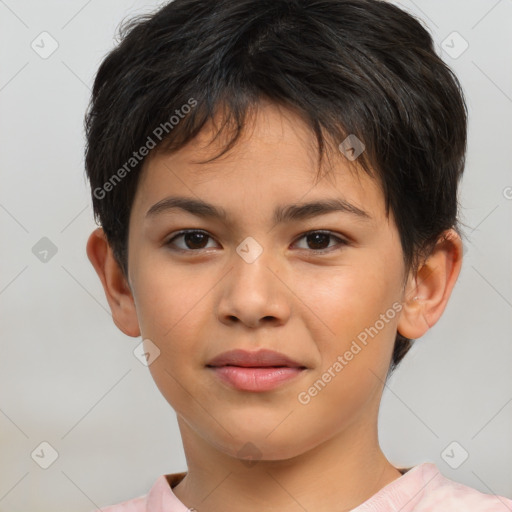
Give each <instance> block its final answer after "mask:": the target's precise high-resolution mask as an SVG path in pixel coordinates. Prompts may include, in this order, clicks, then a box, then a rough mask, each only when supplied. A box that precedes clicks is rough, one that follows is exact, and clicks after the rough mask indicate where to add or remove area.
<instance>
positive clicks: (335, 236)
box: [163, 228, 350, 255]
mask: <svg viewBox="0 0 512 512" xmlns="http://www.w3.org/2000/svg"><path fill="white" fill-rule="evenodd" d="M189 233H201V234H203V235H206V236H207V237H208V238H209V239H211V240H214V241H215V242H216V243H218V242H217V241H216V240H215V238H214V237H213V236H212V235H211V234H210V233H208V231H205V230H203V229H193V228H191V229H183V230H181V231H177V232H176V233H173V234H172V235H170V238H168V239H167V241H165V242H164V244H163V245H164V246H170V245H171V242H173V241H174V240H175V239H176V238H179V237H181V236H184V235H186V234H189ZM315 233H321V234H324V235H328V236H329V237H331V238H333V239H335V240H336V241H337V244H336V245H335V246H333V247H328V248H326V249H316V250H315V249H298V250H300V251H304V252H308V253H310V254H313V255H315V254H318V255H320V254H327V253H330V252H333V251H336V250H339V249H340V248H341V247H344V246H348V245H350V241H349V240H347V239H346V238H345V237H343V236H341V235H339V234H337V233H335V232H333V231H329V230H326V229H310V230H308V231H305V232H303V233H301V234H300V235H299V236H297V237H296V238H295V240H294V242H293V244H296V243H297V242H298V241H299V240H301V239H302V238H305V237H306V236H308V235H311V234H315ZM210 249H211V247H209V248H204V249H181V248H172V250H173V251H177V252H181V253H190V254H194V253H196V254H200V253H201V252H204V251H208V250H210Z"/></svg>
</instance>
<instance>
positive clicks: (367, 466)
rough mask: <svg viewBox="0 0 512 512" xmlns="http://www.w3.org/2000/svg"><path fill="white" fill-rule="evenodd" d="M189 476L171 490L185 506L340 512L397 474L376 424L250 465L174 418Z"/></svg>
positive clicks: (213, 510)
mask: <svg viewBox="0 0 512 512" xmlns="http://www.w3.org/2000/svg"><path fill="white" fill-rule="evenodd" d="M178 423H179V426H180V431H181V435H182V439H183V445H184V449H185V455H186V458H187V465H188V472H187V475H186V476H185V478H184V479H183V480H182V481H181V482H180V483H179V484H178V485H177V486H176V487H175V488H174V489H173V492H174V494H175V495H176V496H177V497H178V499H179V500H180V501H182V502H183V503H184V504H185V505H186V506H187V507H190V508H195V509H197V510H199V511H201V512H221V511H225V510H226V505H227V504H228V505H229V506H230V507H231V505H232V504H236V510H238V511H240V512H256V511H258V512H259V511H261V510H268V511H271V512H272V511H274V510H275V511H279V512H291V511H294V512H295V511H297V510H299V509H300V508H302V509H305V510H315V511H316V512H333V511H336V512H343V511H349V510H352V509H353V508H355V507H357V506H358V505H360V504H361V503H363V502H364V501H366V500H367V499H369V498H370V497H371V496H373V495H374V494H375V493H376V492H378V491H379V490H380V489H381V488H382V487H384V486H385V485H387V484H389V483H390V482H392V481H393V480H395V479H397V478H399V477H400V476H402V475H401V473H400V472H399V471H398V470H397V469H396V468H395V467H393V466H392V465H391V464H390V463H389V462H388V460H387V459H386V457H385V456H384V454H383V453H382V451H381V449H380V447H379V444H378V436H377V425H376V422H375V425H371V426H368V423H366V425H360V424H354V425H352V426H351V427H350V428H348V429H346V430H345V431H343V432H341V433H338V434H336V435H335V436H333V437H332V438H330V439H328V440H327V441H325V442H323V443H322V444H320V445H318V446H315V447H314V448H312V449H310V450H308V451H306V452H304V453H302V454H300V455H297V456H295V457H292V458H289V459H286V460H255V461H253V462H252V463H250V462H248V461H241V460H240V459H238V458H235V457H232V456H230V455H227V454H226V453H224V452H222V451H219V450H218V449H216V448H214V447H213V446H212V445H211V444H209V443H207V442H206V441H205V440H204V439H203V438H201V437H200V436H198V435H197V433H196V432H194V431H193V430H192V429H190V427H189V426H188V425H187V424H186V423H185V422H184V421H183V420H182V419H181V418H180V417H178Z"/></svg>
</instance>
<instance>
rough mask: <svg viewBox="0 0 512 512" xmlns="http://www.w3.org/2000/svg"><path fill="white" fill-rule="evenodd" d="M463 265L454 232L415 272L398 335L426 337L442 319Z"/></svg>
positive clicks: (442, 239) (449, 232) (406, 293)
mask: <svg viewBox="0 0 512 512" xmlns="http://www.w3.org/2000/svg"><path fill="white" fill-rule="evenodd" d="M461 266H462V241H461V239H460V236H459V235H458V234H457V232H456V231H455V230H453V229H449V230H447V231H445V232H444V233H443V234H442V235H441V237H440V238H439V240H438V242H437V244H436V245H435V247H434V249H433V250H432V252H431V253H430V255H429V257H428V258H427V260H426V261H425V262H424V263H423V265H421V267H420V268H419V269H418V270H417V271H416V272H414V273H411V275H410V276H409V280H408V282H407V285H406V287H405V290H404V297H403V302H402V304H403V309H402V314H401V316H400V320H399V322H398V332H399V333H400V334H402V336H405V337H406V338H410V339H417V338H420V337H421V336H423V335H424V334H425V333H426V332H427V331H428V330H429V329H430V328H431V327H432V326H433V325H434V324H435V323H436V322H437V321H438V320H439V318H441V315H442V314H443V311H444V310H445V308H446V305H447V303H448V299H449V298H450V295H451V293H452V290H453V287H454V286H455V283H456V281H457V278H458V276H459V273H460V269H461Z"/></svg>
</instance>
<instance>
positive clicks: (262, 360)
mask: <svg viewBox="0 0 512 512" xmlns="http://www.w3.org/2000/svg"><path fill="white" fill-rule="evenodd" d="M206 367H207V368H208V369H210V370H211V371H213V372H214V374H215V375H216V376H217V377H218V378H219V379H220V380H221V381H222V382H224V383H225V384H228V385H229V386H230V387H232V388H235V389H238V390H241V391H252V392H263V391H270V390H272V389H275V388H276V387H278V386H281V385H283V384H284V383H285V382H288V381H290V380H291V379H295V378H297V377H298V376H299V375H301V374H302V373H303V372H304V371H305V370H306V369H307V367H306V366H304V365H302V364H300V363H297V362H296V361H294V360H293V359H291V358H289V357H288V356H285V355H284V354H280V353H278V352H274V351H271V350H260V351H258V352H248V351H245V350H231V351H229V352H224V353H222V354H220V355H219V356H217V357H215V358H214V359H212V360H211V361H210V362H209V363H208V364H207V365H206Z"/></svg>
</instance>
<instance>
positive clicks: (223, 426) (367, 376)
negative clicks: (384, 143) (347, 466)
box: [117, 105, 405, 459]
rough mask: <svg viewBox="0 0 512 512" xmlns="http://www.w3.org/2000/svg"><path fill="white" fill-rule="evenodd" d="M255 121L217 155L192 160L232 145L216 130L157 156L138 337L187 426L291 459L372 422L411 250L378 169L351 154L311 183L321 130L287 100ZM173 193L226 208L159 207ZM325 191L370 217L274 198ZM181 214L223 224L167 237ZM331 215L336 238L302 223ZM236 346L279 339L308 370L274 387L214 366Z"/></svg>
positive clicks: (138, 235)
mask: <svg viewBox="0 0 512 512" xmlns="http://www.w3.org/2000/svg"><path fill="white" fill-rule="evenodd" d="M249 133H250V134H251V136H250V137H246V136H244V137H243V139H242V140H240V141H239V142H238V143H237V145H236V147H235V148H234V149H233V150H232V151H231V152H230V153H228V154H227V156H224V157H222V158H221V159H219V160H216V161H214V162H213V163H211V164H195V163H194V160H196V161H199V160H206V159H207V158H209V157H211V156H213V155H216V154H218V151H219V148H221V147H223V146H222V145H219V144H218V143H217V142H216V143H213V144H212V145H211V146H210V147H209V148H206V147H205V145H206V143H207V142H209V141H210V138H209V137H208V135H207V134H206V132H203V133H202V134H201V136H200V138H199V139H196V140H195V141H193V142H192V143H191V144H190V145H188V146H187V147H185V148H183V149H182V150H180V151H179V152H177V153H174V154H172V155H165V154H157V155H155V156H154V157H152V158H151V159H150V160H148V162H147V163H146V168H145V170H144V173H143V175H142V177H141V181H140V184H139V186H138V189H137V194H136V197H135V200H134V204H133V209H132V213H131V218H130V231H129V259H128V261H129V283H130V288H131V292H132V293H133V299H134V304H135V308H136V317H137V322H138V326H140V333H141V336H142V337H143V339H149V340H151V341H152V343H154V344H155V345H156V346H157V347H158V349H159V350H160V355H159V357H157V358H156V360H155V361H154V362H153V363H152V364H151V365H150V370H151V373H152V375H153V377H154V379H155V381H156V384H157V385H158V387H159V389H160V390H161V392H162V393H163V395H164V396H165V398H166V399H167V400H168V402H169V403H170V404H171V405H172V406H173V408H174V409H175V410H176V412H177V414H178V418H179V421H180V426H181V428H182V429H187V431H188V432H189V434H190V435H192V436H194V437H196V438H197V440H198V442H202V443H204V442H205V441H206V443H208V445H210V446H215V447H216V448H218V449H220V450H221V451H223V452H225V453H227V454H230V455H235V454H236V452H237V451H238V450H239V449H241V448H242V447H243V446H244V445H245V444H246V443H247V442H251V443H252V444H254V445H255V446H256V447H257V449H258V450H259V452H260V456H261V457H262V458H267V459H284V458H289V457H292V456H294V455H298V454H300V453H303V452H305V451H306V450H309V449H311V448H313V447H315V446H318V445H319V444H320V443H322V442H324V441H325V440H327V439H329V438H332V437H333V436H335V435H342V434H343V435H344V434H347V435H348V434H349V432H352V434H353V435H354V433H356V432H359V433H362V432H365V434H364V435H365V437H366V438H367V436H368V435H370V436H373V434H369V429H370V430H371V432H372V433H373V432H374V431H375V429H376V423H377V413H378V406H379V402H380V397H381V393H382V388H383V381H385V378H386V374H387V371H388V367H389V363H390V358H391V353H392V349H393V344H394V341H395V335H396V331H397V326H399V318H400V316H401V314H400V303H401V301H402V300H403V299H404V298H405V295H404V294H405V292H404V289H403V286H402V285H403V280H404V263H403V255H402V249H401V245H400V239H399V233H398V231H397V228H396V226H395V223H394V221H393V220H392V218H389V219H388V218H386V215H385V207H384V196H383V193H382V191H381V190H380V188H379V185H378V184H377V183H376V182H375V181H373V180H372V179H371V178H369V177H368V176H367V175H366V174H365V173H364V172H362V171H361V172H360V173H359V174H358V176H356V175H355V174H354V173H351V172H349V170H348V166H347V160H346V159H345V158H344V157H343V155H342V154H341V153H340V154H339V155H337V156H336V160H332V159H331V162H332V165H333V169H332V170H331V176H330V177H324V178H323V179H321V180H320V181H319V182H318V183H317V184H316V185H315V183H314V178H315V174H316V171H317V166H316V162H317V160H316V158H317V153H316V150H315V147H314V136H313V135H312V134H311V132H310V131H309V130H308V129H307V128H306V126H305V125H304V124H303V123H302V122H301V121H300V119H299V118H298V117H295V115H294V114H292V113H290V112H288V111H283V110H279V109H277V108H276V107H273V106H271V105H265V106H262V107H261V110H260V111H259V113H258V117H257V121H256V123H255V125H254V130H252V131H251V130H249ZM221 142H222V141H221ZM326 162H327V160H326ZM169 196H181V197H185V198H190V199H194V200H201V201H205V202H207V203H210V204H212V205H214V206H215V207H216V208H219V209H223V210H225V212H226V214H227V217H226V219H225V220H221V219H216V218H202V217H199V216H196V215H193V214H191V213H187V212H185V211H183V210H181V209H179V208H176V209H170V210H160V212H159V213H156V214H153V215H148V214H147V212H148V210H150V208H151V207H152V206H153V205H155V204H157V203H158V202H160V201H162V200H163V199H165V198H167V197H169ZM328 200H343V201H345V202H347V203H350V205H353V206H354V207H355V208H357V209H359V210H362V211H364V212H366V215H367V216H363V215H360V214H355V213H350V212H347V211H345V212H343V211H332V212H330V213H324V214H322V215H317V216H307V217H304V218H297V219H294V220H285V221H282V222H280V223H278V224H276V225H274V224H273V214H274V210H275V209H276V208H278V207H279V208H283V207H286V206H287V205H292V204H294V205H295V204H303V203H307V202H317V201H328ZM185 229H194V230H201V231H204V232H207V233H208V236H210V237H211V238H207V237H203V238H201V237H193V236H192V237H190V238H188V239H187V238H186V237H183V236H181V237H179V238H177V239H176V240H175V241H174V242H173V243H172V245H171V243H169V244H167V245H166V242H170V240H171V238H173V237H174V236H175V234H176V233H177V232H179V231H181V230H185ZM319 230H323V231H330V232H332V238H329V237H322V236H320V235H318V236H317V237H314V236H312V237H309V239H308V237H306V236H304V235H305V234H307V233H308V232H312V231H319ZM171 235H172V236H171ZM247 237H252V239H254V240H255V241H256V242H257V244H259V246H261V248H262V249H263V252H262V253H261V255H260V256H259V257H257V259H255V261H252V262H251V261H249V262H248V261H246V260H245V259H244V258H242V257H241V256H240V255H239V253H238V252H237V248H238V247H239V246H240V244H241V242H242V241H244V240H245V239H246V238H247ZM336 237H339V238H340V239H345V240H347V242H348V243H347V244H340V242H339V241H338V240H337V239H336ZM187 241H188V245H187ZM250 247H251V248H250V249H249V255H250V257H251V256H252V257H254V255H255V254H256V253H255V252H254V251H255V248H254V247H252V246H250ZM180 248H181V249H182V251H181V252H179V250H178V249H180ZM243 248H245V246H242V249H243ZM315 249H316V250H317V251H315ZM325 249H326V252H325V253H324V254H319V253H318V250H325ZM184 251H188V252H184ZM242 254H243V253H242ZM393 305H395V306H394V308H393ZM397 306H398V307H397ZM117 324H118V325H119V326H120V327H121V328H123V325H122V324H123V322H122V321H119V320H118V321H117ZM365 329H368V330H369V331H365ZM124 330H125V332H128V328H125V329H124ZM363 333H366V337H365V335H364V334H363ZM369 333H371V335H370V334H369ZM130 334H132V335H133V334H136V333H133V332H130ZM358 336H359V338H358ZM364 339H365V341H366V344H364V343H363V341H362V340H364ZM354 341H355V342H356V343H357V346H359V349H358V348H357V346H356V345H354V344H353V342H354ZM351 347H352V350H351ZM232 349H243V350H246V351H253V352H254V351H258V350H259V349H270V350H274V351H277V352H280V353H282V354H284V355H286V356H288V357H289V358H291V359H293V360H295V361H297V362H299V363H300V365H302V366H304V367H306V369H304V370H302V371H296V374H295V376H294V377H293V378H291V379H290V380H287V381H285V382H283V383H281V384H280V385H278V386H276V387H275V388H274V389H272V390H270V391H265V392H262V391H247V390H240V389H236V388H234V387H232V386H231V385H229V384H226V383H225V382H224V381H222V380H221V379H220V378H219V376H218V374H217V372H216V371H215V370H213V369H212V368H209V367H207V364H208V362H209V361H211V360H212V358H214V357H215V356H218V355H219V354H221V353H222V352H225V351H228V350H232ZM347 351H348V352H350V353H351V354H352V357H350V355H348V356H346V355H345V354H346V353H347ZM339 356H340V357H339ZM341 361H343V362H341ZM336 362H338V364H336ZM329 369H330V370H329ZM325 372H327V373H328V374H329V375H330V379H329V375H327V377H326V376H324V377H322V376H323V374H324V373H325ZM319 379H320V380H322V383H323V384H322V383H320V384H318V383H317V389H316V393H315V389H313V390H312V391H311V389H310V388H311V387H312V386H313V385H314V383H315V382H317V381H318V380H319ZM318 389H320V391H318ZM308 390H309V391H308ZM361 426H364V428H363V429H361V428H360V427H361ZM358 435H362V434H358Z"/></svg>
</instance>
